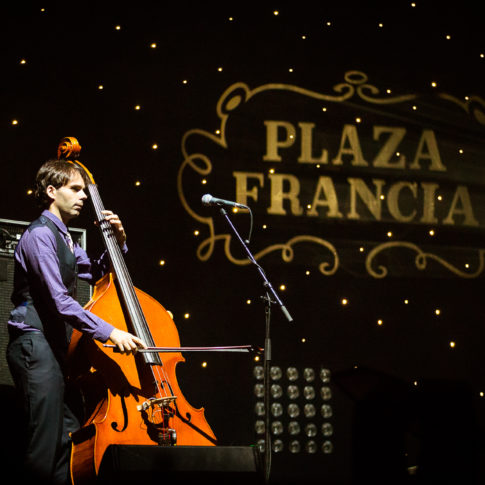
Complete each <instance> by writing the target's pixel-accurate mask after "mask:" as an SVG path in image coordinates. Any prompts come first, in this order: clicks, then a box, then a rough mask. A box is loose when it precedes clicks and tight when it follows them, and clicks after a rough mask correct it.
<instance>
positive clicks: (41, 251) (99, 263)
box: [8, 210, 127, 342]
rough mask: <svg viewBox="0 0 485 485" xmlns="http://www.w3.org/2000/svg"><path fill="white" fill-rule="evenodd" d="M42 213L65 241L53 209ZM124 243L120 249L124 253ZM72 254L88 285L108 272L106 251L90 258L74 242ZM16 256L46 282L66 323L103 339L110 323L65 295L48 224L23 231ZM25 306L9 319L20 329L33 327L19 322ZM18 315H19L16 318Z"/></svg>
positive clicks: (105, 337) (23, 264) (65, 291)
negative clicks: (97, 257)
mask: <svg viewBox="0 0 485 485" xmlns="http://www.w3.org/2000/svg"><path fill="white" fill-rule="evenodd" d="M42 215H43V216H45V217H48V218H49V219H50V220H51V221H52V222H53V223H54V224H55V225H56V227H57V228H58V229H59V233H60V234H61V237H63V238H64V240H66V234H67V228H66V226H65V224H64V223H63V222H62V221H61V220H59V219H58V218H57V217H56V216H55V215H54V214H53V213H52V212H49V211H48V210H45V211H43V212H42ZM126 251H127V248H126V245H125V246H124V247H123V252H124V253H126ZM74 256H75V257H76V262H77V266H78V277H79V278H81V279H83V280H86V281H88V282H89V283H91V284H94V283H96V281H98V279H99V278H101V277H102V276H103V275H104V274H106V273H107V272H108V271H109V260H108V254H107V251H104V252H103V254H102V255H101V257H100V258H99V259H91V258H89V257H88V255H87V253H86V251H84V249H83V248H82V247H81V246H80V245H79V244H77V243H75V244H74ZM15 259H16V261H17V262H18V263H20V265H21V266H22V268H23V269H24V270H25V271H28V272H34V273H35V275H36V276H37V277H38V278H39V281H40V282H41V283H42V284H43V285H45V287H46V289H47V291H48V293H49V295H50V297H51V298H52V301H53V302H54V304H55V307H56V310H57V312H58V314H59V316H60V317H61V318H62V319H63V320H65V321H67V322H69V323H70V324H71V325H72V326H73V327H74V328H76V329H77V330H80V331H81V332H83V333H86V334H88V335H90V336H91V337H92V338H94V339H97V340H100V341H101V342H106V340H108V338H109V336H110V334H111V332H112V331H113V329H114V327H113V325H111V324H109V323H107V322H105V321H104V320H102V319H101V318H99V317H97V316H96V315H95V314H94V313H91V312H89V311H88V310H84V308H83V307H82V306H81V305H80V304H79V302H78V301H77V300H75V299H74V298H73V297H71V296H69V295H68V291H67V288H66V287H65V285H64V283H63V282H62V277H61V273H60V271H59V259H58V257H57V243H56V237H55V235H54V234H53V232H52V231H51V230H50V229H49V228H48V227H47V226H38V227H36V228H34V229H33V230H32V231H25V233H24V234H23V235H22V238H21V239H20V242H19V244H18V245H17V248H16V250H15ZM25 310H26V307H24V306H19V307H17V308H15V309H14V310H13V312H12V315H14V314H15V318H14V319H13V318H12V319H11V320H9V322H8V323H9V325H13V326H14V327H16V328H18V329H19V330H25V331H28V330H34V329H33V328H32V327H29V326H28V325H26V324H25V323H22V318H21V314H22V313H23V314H24V315H25ZM19 317H20V318H19Z"/></svg>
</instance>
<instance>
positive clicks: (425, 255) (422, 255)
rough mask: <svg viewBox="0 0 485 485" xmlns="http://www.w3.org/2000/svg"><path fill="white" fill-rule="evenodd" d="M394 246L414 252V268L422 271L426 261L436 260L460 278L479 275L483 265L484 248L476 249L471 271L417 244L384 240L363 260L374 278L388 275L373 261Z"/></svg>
mask: <svg viewBox="0 0 485 485" xmlns="http://www.w3.org/2000/svg"><path fill="white" fill-rule="evenodd" d="M396 248H405V249H409V250H411V251H414V252H415V253H416V256H415V258H414V263H415V265H416V268H417V269H418V270H420V271H424V270H425V269H426V267H427V265H428V261H430V260H432V261H436V262H437V263H439V264H440V265H441V266H442V267H444V268H445V269H447V270H448V271H451V272H452V273H454V274H455V275H457V276H459V277H461V278H470V279H471V278H476V277H477V276H479V275H480V274H481V273H482V272H483V269H484V267H485V249H479V250H478V265H477V267H476V269H475V271H473V272H469V271H463V270H462V269H460V268H458V267H456V266H455V265H452V264H450V263H449V262H447V261H446V260H445V259H444V258H442V257H440V256H438V255H437V254H434V253H429V252H425V251H423V250H422V249H421V248H420V247H419V246H417V245H416V244H414V243H410V242H406V241H393V242H386V243H383V244H380V245H378V246H377V247H375V248H373V249H372V250H371V251H370V252H369V254H368V255H367V258H366V261H365V267H366V269H367V272H368V273H369V274H370V275H371V276H373V277H374V278H384V277H386V276H387V275H388V273H389V270H388V269H387V268H386V267H385V266H384V265H382V264H379V265H378V266H377V268H375V269H374V268H373V263H374V260H375V259H376V257H377V256H378V254H380V253H383V252H384V251H388V250H392V249H396Z"/></svg>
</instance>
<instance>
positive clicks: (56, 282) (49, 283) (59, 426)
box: [7, 160, 145, 485]
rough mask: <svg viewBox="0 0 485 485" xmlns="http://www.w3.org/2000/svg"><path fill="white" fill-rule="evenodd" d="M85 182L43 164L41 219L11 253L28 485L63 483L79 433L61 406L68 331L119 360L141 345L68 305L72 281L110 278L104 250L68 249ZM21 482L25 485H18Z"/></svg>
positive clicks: (117, 230) (15, 368)
mask: <svg viewBox="0 0 485 485" xmlns="http://www.w3.org/2000/svg"><path fill="white" fill-rule="evenodd" d="M85 177H86V175H85V174H84V172H83V171H82V170H80V169H79V168H78V167H77V166H76V165H73V164H72V163H69V162H67V161H64V160H50V161H47V162H46V163H44V164H43V165H42V166H41V167H40V169H39V171H38V173H37V177H36V192H35V195H36V199H37V200H38V202H39V203H40V205H41V207H42V208H43V212H42V214H41V215H40V217H39V218H38V219H36V220H35V221H34V222H32V224H30V226H29V227H28V228H27V230H26V231H25V233H24V234H23V236H22V238H21V239H20V241H19V243H18V245H17V248H16V250H15V274H14V290H13V294H12V301H13V304H14V306H15V308H14V309H13V310H12V312H11V314H10V318H9V321H8V329H9V344H8V347H7V361H8V364H9V368H10V372H11V374H12V377H13V379H14V382H15V386H16V389H17V390H18V392H19V395H20V398H21V402H22V405H23V411H24V413H25V418H26V427H25V445H26V448H25V455H24V461H23V472H24V473H25V475H26V476H25V478H27V479H32V480H33V481H32V483H36V484H39V483H42V484H44V483H45V484H56V485H61V484H63V485H64V484H67V483H69V482H70V478H69V452H70V443H69V433H70V432H73V431H75V430H76V429H77V428H78V427H79V423H78V422H77V419H76V417H75V416H74V414H73V412H72V411H71V410H70V409H69V406H68V404H67V403H66V402H65V399H64V385H65V382H64V365H65V358H66V352H67V348H68V344H69V341H70V336H71V332H72V328H73V327H74V328H76V329H78V330H80V331H82V332H83V333H84V334H87V335H89V336H90V337H91V338H93V339H96V340H99V341H101V342H106V341H108V340H110V341H111V342H112V343H113V344H114V345H116V346H117V347H118V349H119V350H120V351H121V352H123V353H126V354H130V353H134V352H136V350H137V349H138V348H144V347H145V344H144V343H143V342H142V341H141V340H140V339H139V338H138V337H136V336H134V335H132V334H131V333H128V332H125V331H123V330H120V329H117V328H115V327H113V325H111V324H109V323H107V322H106V321H104V320H102V319H100V318H99V317H97V316H96V315H94V314H93V313H91V312H89V311H87V310H84V309H83V308H82V307H81V305H80V304H79V303H78V302H77V301H76V299H75V287H76V278H77V277H79V278H81V279H83V280H87V281H89V282H90V283H92V284H94V283H95V282H96V281H97V280H98V279H99V278H100V277H101V276H102V275H103V274H105V273H106V272H108V271H109V258H108V257H107V254H106V251H105V252H104V253H103V254H102V255H101V256H100V257H99V259H92V258H89V257H88V255H87V254H86V252H85V251H84V250H83V249H82V248H81V247H80V246H79V245H78V244H73V243H72V238H71V237H70V235H69V231H68V228H67V224H68V223H69V222H70V221H71V219H73V218H75V217H76V216H78V215H79V214H80V212H81V210H82V208H83V205H84V202H85V200H86V199H87V195H86V193H85V189H86V184H87V181H86V179H85ZM103 214H104V217H105V219H106V220H107V221H108V222H109V223H110V224H111V227H112V229H113V232H114V235H115V237H116V239H117V242H118V244H119V246H120V247H121V248H122V251H123V252H126V251H127V247H126V234H125V231H124V229H123V225H122V223H121V221H120V219H119V217H118V216H117V215H116V214H114V213H113V212H111V211H104V212H103ZM21 483H24V482H22V481H21Z"/></svg>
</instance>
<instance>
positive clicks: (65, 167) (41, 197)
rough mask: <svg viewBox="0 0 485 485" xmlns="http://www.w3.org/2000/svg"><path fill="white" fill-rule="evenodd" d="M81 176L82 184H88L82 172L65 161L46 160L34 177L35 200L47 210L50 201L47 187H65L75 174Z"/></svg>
mask: <svg viewBox="0 0 485 485" xmlns="http://www.w3.org/2000/svg"><path fill="white" fill-rule="evenodd" d="M76 172H79V174H80V175H81V176H82V178H83V180H84V183H85V184H86V185H87V184H88V183H89V180H88V177H87V175H86V173H85V172H84V170H82V169H81V168H80V167H78V166H76V165H74V164H72V163H71V162H68V161H66V160H47V162H45V163H44V164H43V165H42V166H41V167H40V168H39V171H38V172H37V175H36V177H35V198H36V199H37V202H38V204H39V205H40V206H41V207H42V208H44V209H47V208H48V207H49V205H50V204H51V202H52V200H51V199H50V198H49V196H48V195H47V187H48V186H49V185H52V186H53V187H55V188H56V189H58V188H60V187H63V186H64V185H66V184H67V183H68V182H69V180H70V179H71V177H72V176H73V175H74V174H75V173H76Z"/></svg>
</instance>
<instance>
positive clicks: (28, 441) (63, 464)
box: [7, 332, 79, 485]
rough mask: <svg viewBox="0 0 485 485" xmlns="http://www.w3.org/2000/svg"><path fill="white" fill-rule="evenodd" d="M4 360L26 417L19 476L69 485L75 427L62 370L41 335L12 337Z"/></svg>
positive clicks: (42, 481) (31, 333)
mask: <svg viewBox="0 0 485 485" xmlns="http://www.w3.org/2000/svg"><path fill="white" fill-rule="evenodd" d="M7 361H8V365H9V369H10V372H11V374H12V377H13V380H14V382H15V386H16V389H17V391H18V392H19V397H20V401H21V404H22V406H23V412H24V418H25V427H24V430H25V436H24V457H23V467H22V468H23V469H22V472H23V474H24V475H25V476H24V478H25V479H27V480H33V482H32V483H42V484H52V485H66V484H68V483H70V473H69V460H70V448H71V444H70V439H69V433H70V432H73V431H75V430H76V429H78V428H79V423H78V421H77V419H76V417H75V416H74V414H73V413H72V412H71V410H70V409H69V406H68V405H67V404H66V403H65V402H64V391H65V385H64V376H63V373H62V369H61V366H60V364H59V362H58V360H57V359H56V357H55V355H54V353H53V352H52V349H51V346H50V345H49V343H48V342H47V340H46V339H45V337H44V334H43V333H42V332H25V333H20V334H18V335H11V337H10V342H9V344H8V347H7Z"/></svg>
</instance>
